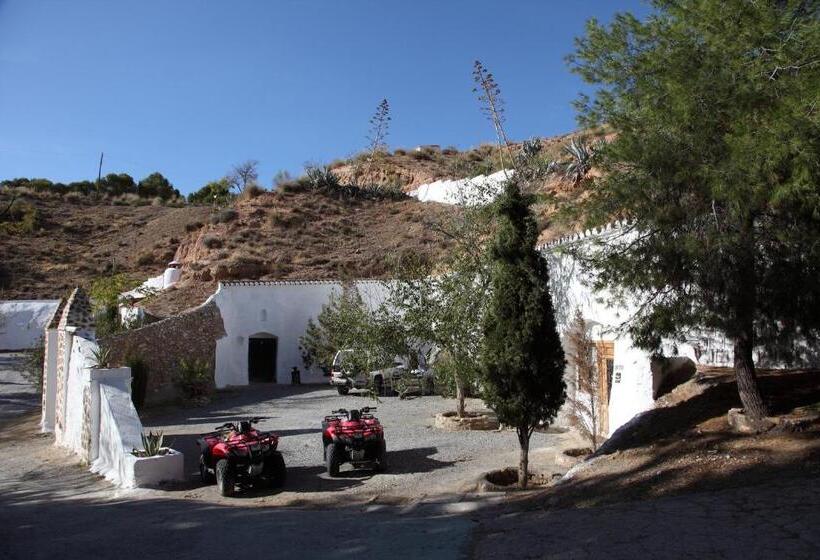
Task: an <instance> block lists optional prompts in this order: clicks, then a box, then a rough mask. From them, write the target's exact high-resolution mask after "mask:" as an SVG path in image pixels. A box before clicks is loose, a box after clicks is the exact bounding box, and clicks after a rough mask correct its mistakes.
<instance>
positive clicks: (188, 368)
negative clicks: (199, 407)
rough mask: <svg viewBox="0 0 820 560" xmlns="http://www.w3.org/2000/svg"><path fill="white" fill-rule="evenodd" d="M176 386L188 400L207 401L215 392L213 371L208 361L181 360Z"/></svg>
mask: <svg viewBox="0 0 820 560" xmlns="http://www.w3.org/2000/svg"><path fill="white" fill-rule="evenodd" d="M174 385H175V386H176V388H177V389H179V391H180V393H182V396H183V397H184V398H185V399H186V400H193V401H198V400H205V399H207V398H208V396H209V395H210V394H211V393H212V392H213V369H212V368H211V365H210V364H209V363H208V362H207V361H206V360H201V359H193V360H186V359H184V358H183V359H181V360H180V361H179V367H178V368H177V371H176V374H175V376H174Z"/></svg>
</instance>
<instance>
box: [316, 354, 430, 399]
mask: <svg viewBox="0 0 820 560" xmlns="http://www.w3.org/2000/svg"><path fill="white" fill-rule="evenodd" d="M352 352H353V350H339V351H338V352H336V356H334V358H333V364H332V365H331V368H330V384H331V385H332V386H334V387H336V390H337V391H338V392H339V394H340V395H347V394H348V393H349V392H350V390H351V389H367V388H370V387H372V388H373V390H374V391H375V392H376V394H377V395H379V396H386V395H391V394H394V393H396V391H397V390H398V389H399V385H400V383H399V381H400V379H401V380H403V381H404V383H402V384H401V385H407V384H408V382H413V384H415V385H418V387H419V390H420V392H422V393H423V394H433V391H434V383H433V372H432V371H430V370H429V369H427V368H416V369H410V368H409V366H408V361H409V360H407V359H406V358H404V357H399V356H397V357H396V359H395V360H394V361H393V364H392V365H391V366H389V367H385V368H382V369H377V370H373V371H371V372H368V373H367V374H365V373H364V372H360V373H354V372H353V371H351V368H350V367H346V364H345V362H346V361H349V360H346V359H345V358H346V357H349V356H350V354H351V353H352Z"/></svg>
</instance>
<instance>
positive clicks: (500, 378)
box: [482, 180, 566, 488]
mask: <svg viewBox="0 0 820 560" xmlns="http://www.w3.org/2000/svg"><path fill="white" fill-rule="evenodd" d="M529 202H530V201H529V200H528V198H527V197H525V196H524V195H523V194H522V193H521V189H520V188H519V186H518V184H517V183H516V182H515V180H511V181H508V182H507V184H506V185H505V187H504V192H503V193H502V194H501V195H500V196H499V198H498V199H497V200H496V203H495V204H496V218H497V221H498V224H497V225H498V229H497V233H496V236H495V239H494V242H493V244H492V248H491V254H492V273H491V278H492V296H491V299H490V302H489V306H488V309H487V314H486V316H485V320H484V337H485V340H484V349H483V354H482V377H483V381H484V401H485V402H486V403H487V405H488V406H489V407H490V408H492V409H493V410H494V411H495V412H496V414H497V415H498V419H499V421H500V422H502V423H504V424H507V425H510V426H514V427H515V429H516V432H517V434H518V442H519V445H520V449H521V459H520V463H519V467H518V484H519V486H520V487H522V488H525V487H526V486H527V471H528V465H529V449H530V436H532V432H533V430H534V429H535V428H536V427H538V426H539V425H543V424H548V423H549V422H551V421H552V420H553V419H554V418H555V415H556V414H557V413H558V409H559V408H560V407H561V405H562V404H563V402H564V398H565V384H564V366H565V364H566V362H565V360H564V351H563V349H562V347H561V339H560V337H559V336H558V330H557V328H556V323H555V314H554V309H553V306H552V297H551V296H550V292H549V287H548V286H549V272H548V270H547V263H546V261H545V260H544V258H543V257H542V256H541V254H540V253H539V252H538V251H537V250H536V249H535V242H536V240H537V238H538V228H537V227H536V223H535V218H534V217H533V215H532V213H531V212H530V208H529Z"/></svg>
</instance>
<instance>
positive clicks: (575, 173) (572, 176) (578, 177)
mask: <svg viewBox="0 0 820 560" xmlns="http://www.w3.org/2000/svg"><path fill="white" fill-rule="evenodd" d="M564 153H565V154H567V155H569V157H570V161H569V162H568V163H567V164H566V165H565V166H564V177H565V178H566V179H568V180H570V181H572V184H573V185H578V183H580V182H581V181H583V180H584V178H585V177H586V176H587V174H588V173H589V171H590V169H592V156H593V154H594V151H593V149H592V148H591V147H590V146H589V144H587V143H585V142H584V141H583V140H579V139H576V138H573V139H572V140H571V141H570V143H569V144H568V145H567V146H564Z"/></svg>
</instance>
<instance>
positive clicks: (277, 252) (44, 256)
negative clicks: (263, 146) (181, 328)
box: [0, 135, 584, 316]
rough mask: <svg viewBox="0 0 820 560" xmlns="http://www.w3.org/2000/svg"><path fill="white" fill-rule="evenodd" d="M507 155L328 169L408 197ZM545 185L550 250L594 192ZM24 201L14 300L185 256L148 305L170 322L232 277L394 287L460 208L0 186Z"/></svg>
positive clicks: (1, 235)
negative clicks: (201, 201) (168, 286)
mask: <svg viewBox="0 0 820 560" xmlns="http://www.w3.org/2000/svg"><path fill="white" fill-rule="evenodd" d="M572 136H573V135H565V136H560V137H555V138H547V139H541V150H540V152H539V154H538V157H539V158H540V159H541V160H542V161H544V162H548V161H554V160H560V159H561V157H562V152H561V150H562V148H563V147H564V146H565V145H566V144H567V142H568V141H569V140H570V138H571V137H572ZM519 147H520V145H514V146H513V150H514V151H518V149H519ZM499 151H500V149H499V148H498V147H497V146H494V145H482V146H479V147H477V148H475V149H472V150H467V151H458V150H456V149H454V148H444V149H441V148H439V147H437V146H425V147H420V148H417V149H413V150H402V149H397V150H395V151H393V152H391V153H378V154H377V155H376V157H375V158H373V160H372V161H371V160H370V158H369V157H368V156H367V155H366V154H365V155H359V156H357V157H354V158H352V159H350V160H344V161H342V160H340V161H336V162H334V163H332V164H330V165H329V166H328V167H329V168H330V169H331V170H332V171H333V173H334V174H335V175H336V176H337V177H338V178H339V181H340V183H342V184H360V185H372V186H377V187H387V188H389V189H391V190H394V191H400V190H403V191H405V192H407V191H410V190H412V189H414V188H416V187H418V186H419V185H422V184H424V183H429V182H432V181H434V180H437V179H459V178H464V177H474V176H476V175H481V174H490V173H492V172H493V171H496V170H498V169H500V164H501V161H502V158H501V157H500V154H499ZM536 188H537V190H538V192H539V193H540V194H542V195H546V196H543V197H542V200H541V202H539V203H538V204H537V205H536V207H535V210H536V213H537V215H538V217H539V220H540V224H539V225H540V227H541V229H542V235H541V241H546V240H549V239H551V238H554V237H556V236H558V235H560V234H563V233H566V232H567V231H568V229H571V227H572V226H571V225H569V226H568V225H566V224H564V225H559V224H556V223H554V221H553V217H554V212H555V209H556V202H557V201H559V200H562V199H563V200H573V199H576V198H578V197H580V196H583V193H584V189H583V187H582V186H581V187H578V186H573V185H572V184H571V183H570V182H568V181H566V180H564V179H563V178H562V177H561V176H559V175H551V176H550V178H549V179H547V180H545V181H544V183H543V184H542V185H541V186H540V187H536ZM254 194H255V193H254ZM13 195H15V196H17V197H18V200H17V203H16V206H19V207H21V208H29V209H33V210H34V214H33V216H34V219H33V222H32V224H30V226H31V227H29V228H28V229H27V231H25V232H21V231H9V230H8V229H3V228H0V256H1V257H2V258H1V259H0V298H2V299H25V298H54V297H59V296H61V295H64V294H65V293H66V292H67V291H68V290H69V289H70V288H71V287H72V286H75V285H82V286H88V285H89V283H90V282H91V281H92V280H93V279H94V278H97V277H100V276H103V275H106V274H110V273H112V272H114V271H116V272H125V273H127V274H128V275H129V277H130V278H132V280H133V282H134V285H135V286H136V285H137V284H139V283H140V282H141V281H142V280H145V279H146V278H148V277H150V276H155V275H157V274H159V273H160V272H161V271H162V270H163V269H164V268H165V266H166V264H167V263H168V262H169V261H170V260H172V259H173V258H176V259H177V260H179V261H181V262H182V263H183V276H182V281H181V282H180V284H179V287H178V288H177V289H173V290H169V291H167V292H165V293H163V294H160V295H159V296H157V297H155V298H153V299H152V300H151V301H149V302H147V304H146V306H147V308H148V309H149V311H150V312H152V313H155V314H157V315H163V316H164V315H168V314H170V313H174V312H177V311H180V310H182V309H185V308H187V307H190V306H191V305H195V304H197V303H199V302H201V301H203V300H204V299H205V298H206V297H207V296H208V295H209V294H210V293H212V292H213V290H214V289H215V286H216V283H217V282H218V281H220V280H230V279H234V280H236V279H263V280H273V279H324V278H383V277H386V276H387V275H388V273H389V267H390V261H391V260H392V259H394V258H396V257H397V256H398V255H400V254H401V253H402V252H406V251H409V252H414V253H417V254H420V255H422V256H424V257H425V258H429V259H432V260H435V259H436V258H437V257H438V256H439V255H440V254H441V253H442V252H443V251H446V249H447V244H446V242H445V240H444V239H442V238H441V236H440V235H438V234H436V233H435V232H434V230H433V229H432V228H430V227H429V222H430V221H435V219H436V218H437V217H438V216H440V215H441V214H442V213H444V212H448V211H449V210H448V207H447V206H445V205H440V204H436V203H429V202H428V203H421V202H418V201H417V200H415V199H412V198H407V199H403V200H391V199H390V198H389V197H388V198H385V199H382V200H377V199H361V198H355V197H354V198H350V197H344V198H339V197H338V196H335V195H332V194H328V193H321V192H318V191H315V190H312V189H309V188H306V185H305V182H304V181H303V180H298V181H291V182H289V183H286V184H285V185H283V186H282V187H280V188H279V189H278V190H277V191H275V192H262V193H261V194H258V196H243V197H240V198H239V199H238V200H237V201H236V202H235V203H234V205H233V207H232V208H225V209H219V208H212V207H210V206H179V207H172V206H164V205H131V204H128V203H127V201H123V200H121V199H116V198H105V199H94V198H93V197H90V196H77V195H76V194H73V195H66V194H63V195H60V194H58V193H54V192H38V191H35V190H31V189H27V188H16V189H11V188H5V189H0V209H2V208H5V206H6V205H7V204H8V202H9V201H10V197H11V196H13ZM132 202H133V201H132ZM21 219H23V218H21ZM0 225H2V224H0Z"/></svg>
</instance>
